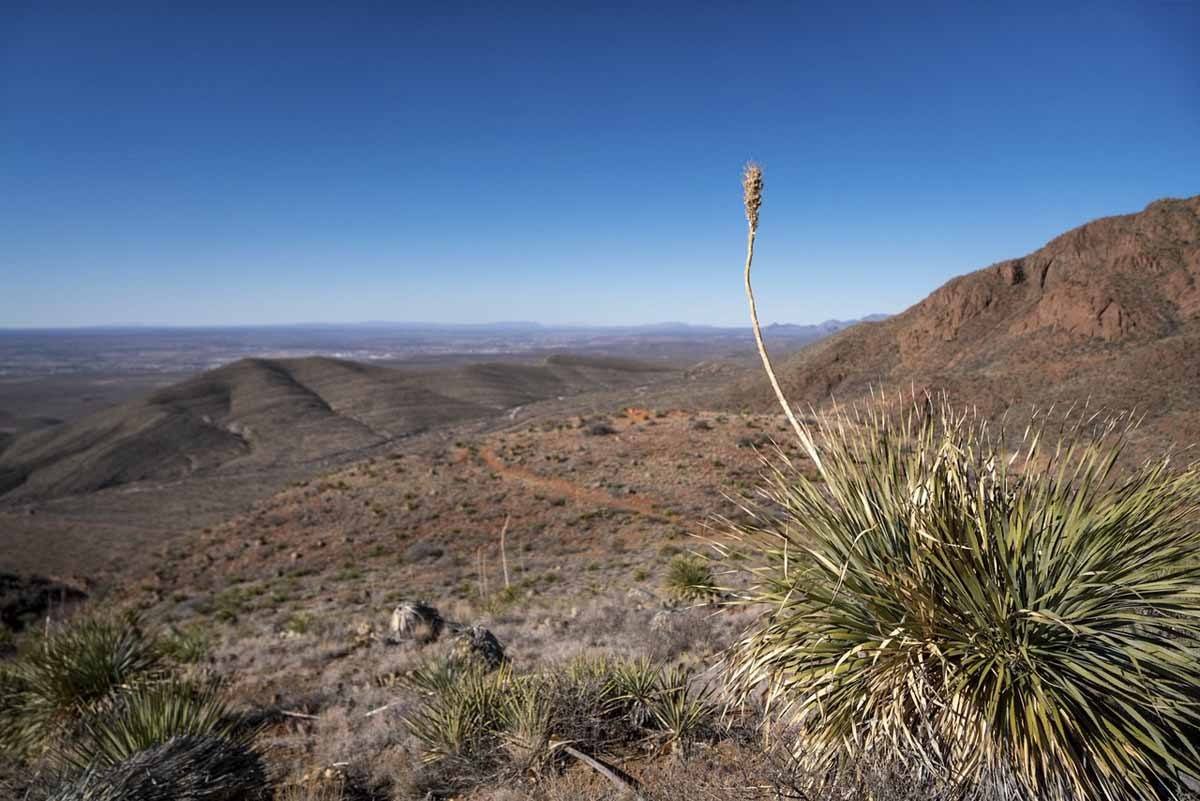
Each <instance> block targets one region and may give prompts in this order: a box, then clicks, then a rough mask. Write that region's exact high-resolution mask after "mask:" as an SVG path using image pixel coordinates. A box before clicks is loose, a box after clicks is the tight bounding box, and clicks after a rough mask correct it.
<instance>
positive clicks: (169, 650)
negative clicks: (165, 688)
mask: <svg viewBox="0 0 1200 801" xmlns="http://www.w3.org/2000/svg"><path fill="white" fill-rule="evenodd" d="M211 648H212V640H211V638H210V637H209V634H208V630H207V629H206V628H205V627H204V626H202V625H199V624H193V625H190V626H185V627H183V628H170V629H168V630H167V631H166V632H164V633H163V634H162V635H161V636H160V637H159V638H158V649H159V651H160V652H161V653H162V654H163V655H164V656H166V657H167V658H168V659H171V660H173V661H175V662H178V663H180V664H185V665H192V664H196V663H198V662H202V661H204V660H205V659H206V658H207V657H208V653H209V651H210V650H211Z"/></svg>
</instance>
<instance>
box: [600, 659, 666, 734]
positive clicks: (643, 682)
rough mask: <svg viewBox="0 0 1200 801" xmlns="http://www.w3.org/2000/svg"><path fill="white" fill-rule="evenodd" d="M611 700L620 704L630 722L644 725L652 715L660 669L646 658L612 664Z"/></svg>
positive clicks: (660, 676) (658, 685)
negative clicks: (612, 695) (612, 696)
mask: <svg viewBox="0 0 1200 801" xmlns="http://www.w3.org/2000/svg"><path fill="white" fill-rule="evenodd" d="M612 681H613V694H614V698H613V701H614V702H616V703H619V704H620V705H621V707H623V710H624V712H625V713H626V714H627V715H628V716H629V720H630V722H631V723H633V725H635V726H638V727H644V726H646V724H648V723H649V722H650V720H651V719H652V718H653V716H654V712H653V708H654V702H655V699H657V698H658V695H659V693H660V692H661V691H662V682H663V672H662V668H661V667H659V666H657V665H655V664H653V663H652V662H651V661H650V659H649V658H647V657H642V658H640V659H634V660H629V661H625V662H619V663H617V664H616V665H614V666H613V671H612Z"/></svg>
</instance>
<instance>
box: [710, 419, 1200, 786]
mask: <svg viewBox="0 0 1200 801" xmlns="http://www.w3.org/2000/svg"><path fill="white" fill-rule="evenodd" d="M815 425H816V427H815V429H814V430H813V431H812V434H811V439H810V440H809V441H808V443H806V444H805V447H806V450H807V451H808V452H809V455H810V457H811V458H812V460H813V461H814V463H815V464H816V467H817V469H818V471H819V473H820V477H821V478H822V479H823V480H824V484H823V485H818V484H817V483H816V482H815V481H813V480H810V479H809V478H807V477H806V476H805V475H804V473H803V472H801V471H800V470H799V468H798V467H796V466H792V465H790V464H788V463H783V464H780V465H779V466H778V467H777V469H776V470H775V472H774V474H773V477H772V479H771V482H770V485H769V487H768V489H767V491H766V493H765V494H766V495H767V496H768V497H769V499H770V501H771V502H772V503H773V508H772V509H771V511H770V513H763V514H760V515H759V516H758V518H757V525H756V526H747V527H743V528H741V529H740V530H739V531H738V532H737V534H738V538H739V539H741V540H743V541H745V542H747V543H750V544H752V545H753V546H754V547H756V549H757V554H758V556H759V557H760V558H761V561H762V566H761V568H760V569H759V570H758V574H757V575H758V583H757V584H756V586H755V587H754V588H753V589H752V590H750V591H749V592H748V593H747V594H746V596H745V599H746V600H747V601H749V602H750V603H758V604H764V605H766V607H767V608H768V609H769V611H768V612H767V613H765V615H764V616H763V617H762V619H761V620H760V622H759V623H758V624H757V625H756V626H755V627H753V628H752V629H751V630H750V631H749V632H748V633H747V634H746V635H745V637H744V639H742V640H741V642H740V643H739V644H738V646H737V647H736V651H735V654H734V659H733V662H732V670H731V674H730V680H731V682H732V685H733V686H734V687H735V688H737V689H740V690H741V691H742V692H743V693H748V692H751V691H756V688H759V687H762V686H765V687H767V688H768V696H769V698H771V699H772V701H773V702H775V703H777V704H779V705H782V709H781V711H782V712H784V713H785V714H786V717H787V718H788V719H789V720H790V721H791V722H792V723H794V724H795V725H796V726H797V727H798V730H799V734H798V735H797V739H796V743H795V745H796V752H797V753H798V754H801V755H803V756H804V758H805V759H806V760H807V761H809V762H812V763H813V764H823V765H826V766H832V765H834V764H835V763H836V762H837V761H838V760H839V759H840V758H843V757H846V756H850V757H852V758H854V757H858V758H861V757H862V756H863V755H866V754H887V755H889V756H890V757H893V758H895V759H896V760H897V761H900V762H903V761H907V762H908V763H909V764H910V765H911V764H916V765H917V766H918V767H919V768H920V769H921V770H922V771H923V772H924V773H925V774H926V775H931V776H942V777H946V778H948V779H949V780H951V781H952V782H953V783H955V784H957V785H958V786H959V787H960V788H963V789H964V792H968V793H971V794H976V795H978V794H981V793H983V792H984V791H985V789H986V788H987V787H989V786H994V784H995V777H998V776H999V777H1006V778H1005V779H1004V783H1006V784H1007V785H1008V786H1009V787H1010V788H1012V789H1013V793H1012V794H1013V795H1016V796H1017V797H1024V798H1036V799H1047V800H1049V801H1059V800H1063V801H1065V799H1075V798H1106V799H1124V798H1156V797H1160V796H1161V794H1163V793H1170V792H1172V789H1171V788H1173V787H1177V786H1178V782H1179V781H1180V780H1181V779H1182V778H1183V777H1185V776H1186V777H1190V778H1192V779H1195V778H1196V777H1200V755H1198V754H1197V751H1196V750H1194V745H1193V743H1195V742H1196V735H1197V727H1198V725H1200V705H1198V703H1197V701H1198V692H1197V688H1200V660H1198V659H1197V658H1196V657H1197V642H1200V616H1198V615H1197V609H1198V602H1200V559H1197V557H1196V554H1197V553H1200V520H1198V513H1200V471H1198V470H1197V469H1195V468H1191V469H1187V470H1184V471H1183V472H1179V473H1172V472H1170V471H1169V470H1168V463H1167V460H1165V459H1164V460H1162V461H1159V462H1156V463H1149V464H1146V465H1145V466H1143V467H1141V468H1140V469H1135V470H1132V471H1129V472H1122V471H1121V470H1119V469H1118V467H1117V460H1118V457H1119V455H1120V453H1121V448H1122V444H1123V441H1124V430H1122V429H1121V428H1119V427H1118V426H1117V425H1116V424H1114V423H1110V424H1107V425H1098V424H1096V423H1094V421H1091V420H1088V421H1080V422H1075V423H1073V424H1072V425H1069V426H1066V427H1065V428H1063V429H1061V430H1060V433H1059V435H1058V437H1057V441H1054V442H1052V443H1050V444H1047V437H1045V436H1043V433H1044V429H1045V427H1046V426H1045V424H1044V420H1043V421H1042V422H1041V423H1036V424H1034V425H1032V426H1031V427H1030V428H1029V429H1028V430H1027V432H1026V435H1025V438H1024V439H1023V440H1022V444H1021V446H1020V449H1019V450H1018V451H1016V452H1013V451H1010V450H1009V449H1008V448H1006V446H1005V442H1004V438H1003V436H1002V434H1001V435H997V434H993V433H991V432H989V430H988V428H987V426H986V425H985V424H984V423H981V422H978V421H977V420H976V419H974V418H973V417H968V416H966V415H955V414H954V413H952V412H951V411H950V410H949V409H948V408H947V406H946V404H945V403H942V404H941V408H940V410H935V409H934V408H933V404H931V403H927V404H926V405H925V408H923V409H920V408H914V409H912V410H911V411H909V412H908V413H906V414H896V413H894V412H891V411H888V410H887V409H886V408H885V407H884V405H883V404H882V402H876V403H875V404H874V405H871V406H870V407H868V408H867V409H866V413H865V414H859V415H858V416H856V417H855V418H854V419H851V418H850V417H849V416H848V415H846V414H835V415H832V416H830V417H827V418H824V419H822V420H819V421H817V423H816V424H815ZM802 441H803V440H802ZM814 443H820V444H819V445H817V444H814Z"/></svg>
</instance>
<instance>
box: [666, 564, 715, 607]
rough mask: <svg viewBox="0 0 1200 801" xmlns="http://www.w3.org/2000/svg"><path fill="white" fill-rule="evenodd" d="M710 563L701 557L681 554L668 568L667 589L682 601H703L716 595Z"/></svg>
mask: <svg viewBox="0 0 1200 801" xmlns="http://www.w3.org/2000/svg"><path fill="white" fill-rule="evenodd" d="M713 583H714V582H713V575H712V571H711V570H709V567H708V563H707V562H706V561H704V560H703V559H702V558H700V557H699V556H695V555H692V554H679V555H678V556H676V557H675V558H674V559H672V560H671V563H670V564H669V565H668V566H667V577H666V589H667V592H668V593H670V594H671V595H672V596H673V597H675V598H678V599H679V600H681V601H703V600H707V599H709V598H712V597H713V596H714V595H716V594H717V593H716V589H715V588H714V587H713Z"/></svg>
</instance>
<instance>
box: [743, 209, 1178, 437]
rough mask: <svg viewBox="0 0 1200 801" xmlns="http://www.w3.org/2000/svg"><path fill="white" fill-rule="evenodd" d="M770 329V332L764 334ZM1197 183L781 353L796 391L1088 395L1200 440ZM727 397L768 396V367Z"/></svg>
mask: <svg viewBox="0 0 1200 801" xmlns="http://www.w3.org/2000/svg"><path fill="white" fill-rule="evenodd" d="M769 344H770V341H769V333H768V345H769ZM1198 354H1200V196H1196V197H1192V198H1188V199H1182V200H1176V199H1168V200H1159V201H1156V202H1154V203H1152V204H1150V205H1149V206H1147V207H1146V209H1145V210H1144V211H1142V212H1139V213H1136V214H1128V215H1123V216H1116V217H1106V218H1103V219H1099V220H1095V221H1093V222H1090V223H1087V224H1086V225H1082V226H1080V227H1078V228H1076V229H1074V230H1072V231H1069V232H1067V233H1065V234H1063V235H1061V236H1059V237H1057V238H1055V239H1054V240H1052V241H1051V242H1049V243H1048V244H1046V245H1045V246H1044V247H1042V248H1041V249H1039V250H1037V251H1035V252H1034V253H1031V254H1029V255H1027V256H1024V257H1022V258H1018V259H1011V260H1008V261H1004V262H1000V263H999V264H994V265H992V266H990V267H986V268H984V269H981V270H977V271H975V272H973V273H969V274H967V275H963V276H960V277H958V278H955V279H953V280H951V281H949V282H948V283H946V284H945V285H944V286H942V287H941V288H939V289H938V290H936V291H935V292H933V293H932V294H930V295H929V296H928V297H926V298H925V299H924V300H922V301H921V302H919V303H917V304H916V305H914V306H912V307H911V308H909V309H908V310H906V311H905V312H903V313H902V314H899V315H897V316H895V317H892V318H889V319H887V320H884V321H882V322H869V323H861V324H859V325H856V326H854V327H852V328H849V329H847V330H845V331H842V332H841V333H838V334H835V335H834V336H832V337H830V338H829V339H827V340H825V341H823V342H820V343H818V344H816V345H813V346H811V347H809V348H807V349H805V350H803V351H801V352H800V353H798V354H796V355H794V356H793V357H791V358H787V359H785V360H783V361H782V363H781V364H780V365H779V373H780V378H781V381H782V382H783V384H784V387H785V390H786V391H787V392H788V394H789V397H790V398H791V399H792V401H793V402H795V403H797V404H814V405H819V404H822V403H825V402H827V401H828V400H829V399H830V398H837V399H838V400H853V399H854V398H856V397H861V396H862V395H863V394H865V393H867V392H868V391H869V390H870V388H871V387H873V386H874V387H884V388H891V389H904V390H908V389H909V388H910V387H912V386H915V387H916V388H917V389H918V390H920V389H923V388H928V389H935V390H937V389H945V390H947V391H948V392H949V393H950V395H951V396H952V397H953V398H954V399H955V400H957V401H959V402H962V403H969V404H973V405H976V406H978V407H979V408H980V410H981V411H983V412H985V413H987V414H992V415H994V414H998V413H1000V412H1002V411H1003V410H1004V409H1006V408H1008V407H1010V406H1021V407H1027V406H1031V405H1036V406H1046V405H1049V404H1050V403H1055V402H1059V403H1061V402H1067V403H1070V402H1081V403H1082V402H1089V401H1090V403H1091V405H1092V406H1094V407H1096V406H1098V407H1102V408H1105V409H1108V410H1114V411H1115V410H1125V409H1136V410H1137V411H1139V412H1140V413H1144V414H1145V415H1146V425H1145V426H1144V427H1143V430H1142V432H1141V434H1140V436H1141V437H1142V438H1143V439H1144V440H1146V441H1147V442H1153V443H1155V444H1159V445H1161V444H1166V443H1174V444H1180V445H1182V444H1186V443H1191V442H1194V441H1196V440H1197V439H1200V355H1198ZM725 401H726V402H727V403H729V404H731V405H737V406H751V407H753V408H769V407H770V406H771V404H772V403H773V398H772V396H771V394H770V390H769V388H768V387H767V385H766V381H765V379H760V378H759V377H758V376H756V377H754V378H753V379H746V380H743V381H741V382H739V383H738V384H737V385H736V386H735V387H733V388H732V389H731V390H730V392H729V393H728V394H727V395H726V397H725Z"/></svg>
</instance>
